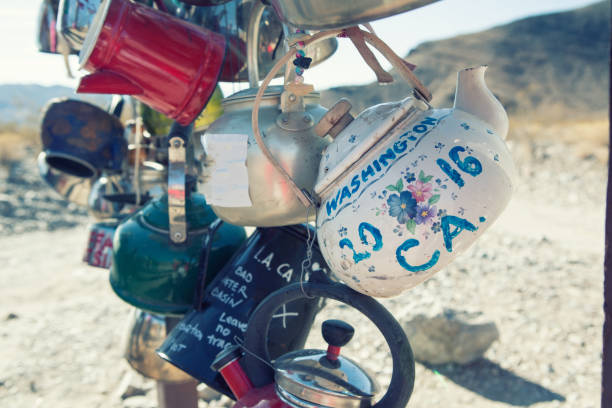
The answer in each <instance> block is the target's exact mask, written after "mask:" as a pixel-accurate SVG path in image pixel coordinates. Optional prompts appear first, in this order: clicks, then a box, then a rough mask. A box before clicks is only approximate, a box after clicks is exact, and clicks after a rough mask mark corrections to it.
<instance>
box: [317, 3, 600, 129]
mask: <svg viewBox="0 0 612 408" xmlns="http://www.w3.org/2000/svg"><path fill="white" fill-rule="evenodd" d="M609 38H610V3H609V2H608V1H605V2H601V3H597V4H594V5H591V6H588V7H585V8H581V9H576V10H572V11H568V12H562V13H554V14H546V15H539V16H535V17H530V18H526V19H523V20H518V21H515V22H512V23H510V24H507V25H504V26H499V27H496V28H493V29H490V30H487V31H483V32H479V33H475V34H468V35H462V36H458V37H455V38H451V39H447V40H441V41H435V42H427V43H423V44H421V45H419V46H418V47H417V48H415V49H414V50H412V51H411V52H410V53H409V54H408V56H407V57H406V59H407V60H408V61H410V62H411V63H413V64H416V65H417V69H416V70H415V73H416V74H417V76H418V77H419V79H420V80H421V81H422V82H423V83H424V84H425V85H426V86H427V87H428V88H429V89H430V90H431V91H432V93H433V95H434V100H433V101H432V104H433V105H434V106H439V107H450V106H452V101H453V96H454V91H455V80H456V72H457V71H458V70H460V69H462V68H465V67H471V66H478V65H488V66H489V67H488V69H487V73H486V81H487V84H488V85H489V88H490V89H491V90H492V91H493V92H494V93H495V94H496V96H497V97H498V98H499V99H500V100H501V101H502V103H503V104H504V106H505V107H506V109H507V110H508V112H509V113H510V114H511V115H520V116H522V117H526V118H535V117H538V118H541V119H546V120H560V119H572V120H573V119H586V118H590V117H601V116H602V115H604V114H605V113H606V112H607V108H608V68H609V58H608V56H609ZM410 90H411V88H410V87H409V85H407V84H405V83H404V82H403V81H401V80H397V81H396V82H395V83H394V84H393V85H391V86H380V85H378V84H376V83H373V84H369V85H365V86H354V87H351V86H347V87H338V88H333V89H330V90H329V91H326V92H323V95H322V101H323V104H324V105H325V106H330V105H332V104H333V103H334V102H335V101H336V100H337V99H338V98H340V97H342V96H344V97H347V98H348V99H349V100H350V101H351V102H352V103H353V107H354V108H353V111H354V112H356V113H357V112H360V111H361V110H363V109H364V108H365V107H367V106H371V105H374V104H377V103H381V102H385V101H393V100H399V99H402V98H404V97H405V96H407V95H409V93H410Z"/></svg>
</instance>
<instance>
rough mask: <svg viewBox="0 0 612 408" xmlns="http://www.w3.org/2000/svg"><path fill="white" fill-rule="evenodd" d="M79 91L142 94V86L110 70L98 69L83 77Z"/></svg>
mask: <svg viewBox="0 0 612 408" xmlns="http://www.w3.org/2000/svg"><path fill="white" fill-rule="evenodd" d="M76 92H77V93H95V94H119V95H141V94H142V93H143V90H142V88H141V87H140V86H138V85H136V84H135V83H133V82H131V81H130V80H129V79H127V78H124V77H123V76H121V75H118V74H115V73H114V72H110V71H98V72H95V73H93V74H89V75H86V76H84V77H83V78H81V81H80V82H79V85H78V87H77V90H76Z"/></svg>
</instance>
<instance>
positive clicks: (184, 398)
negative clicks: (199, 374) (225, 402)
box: [157, 317, 198, 408]
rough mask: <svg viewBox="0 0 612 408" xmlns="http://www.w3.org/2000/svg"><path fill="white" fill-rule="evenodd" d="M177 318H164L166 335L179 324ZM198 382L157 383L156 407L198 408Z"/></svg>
mask: <svg viewBox="0 0 612 408" xmlns="http://www.w3.org/2000/svg"><path fill="white" fill-rule="evenodd" d="M179 320H180V319H179V318H176V317H166V334H168V333H169V332H170V330H172V329H173V328H174V326H176V325H177V324H178V322H179ZM197 385H198V382H197V381H196V380H193V381H188V382H184V383H178V384H176V383H167V382H164V381H157V406H158V407H159V408H198V390H197Z"/></svg>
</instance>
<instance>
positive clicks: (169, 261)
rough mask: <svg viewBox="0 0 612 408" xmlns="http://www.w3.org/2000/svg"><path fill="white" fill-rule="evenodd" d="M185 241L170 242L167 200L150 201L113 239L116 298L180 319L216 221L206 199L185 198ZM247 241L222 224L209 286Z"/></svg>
mask: <svg viewBox="0 0 612 408" xmlns="http://www.w3.org/2000/svg"><path fill="white" fill-rule="evenodd" d="M185 218H186V221H187V240H186V241H185V242H184V243H182V244H176V243H173V242H172V241H171V240H170V237H169V233H168V229H169V220H168V196H167V194H166V195H163V196H161V197H159V198H156V199H153V200H151V201H150V202H149V203H148V204H147V205H146V206H144V207H143V208H142V209H141V210H139V211H138V212H136V213H134V214H133V215H132V216H130V217H129V218H127V219H126V220H125V221H123V222H122V223H121V224H120V225H119V227H118V228H117V230H116V232H115V236H114V238H113V262H112V266H111V270H110V283H111V286H112V288H113V290H114V291H115V293H117V295H118V296H119V297H120V298H121V299H123V300H124V301H126V302H127V303H130V304H131V305H133V306H136V307H138V308H140V309H143V310H146V311H148V312H152V313H157V314H163V315H176V316H180V315H183V314H185V313H186V312H187V311H188V310H189V308H190V307H191V306H192V305H193V296H194V290H195V288H196V286H197V280H198V274H199V269H200V268H199V265H198V264H199V260H200V254H201V252H202V246H203V244H204V241H205V238H206V237H207V236H208V234H210V226H211V224H212V223H213V222H214V221H215V220H217V219H218V218H217V216H216V215H215V214H214V213H213V211H212V210H211V209H210V207H209V206H208V205H207V204H206V200H205V198H204V196H203V195H201V194H198V193H195V192H193V193H189V194H187V197H186V198H185ZM245 239H246V233H245V231H244V228H242V227H238V226H235V225H231V224H227V223H224V224H222V225H221V226H220V227H219V228H218V229H217V230H216V232H215V233H214V237H213V239H212V242H211V247H210V255H209V256H208V273H207V276H206V284H208V283H209V282H210V281H212V279H213V278H214V277H215V275H216V274H217V272H218V271H219V270H220V269H221V268H222V267H223V265H225V263H226V262H227V261H228V260H229V259H230V258H231V256H232V255H233V254H234V252H235V251H236V250H237V249H238V248H239V247H240V245H241V244H242V242H243V241H244V240H245Z"/></svg>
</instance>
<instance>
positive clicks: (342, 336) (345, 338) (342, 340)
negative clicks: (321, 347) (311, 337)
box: [321, 319, 355, 347]
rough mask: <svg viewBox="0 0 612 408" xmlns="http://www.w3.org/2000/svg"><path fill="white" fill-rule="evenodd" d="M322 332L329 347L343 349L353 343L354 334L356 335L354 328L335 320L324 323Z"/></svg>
mask: <svg viewBox="0 0 612 408" xmlns="http://www.w3.org/2000/svg"><path fill="white" fill-rule="evenodd" d="M321 330H322V332H323V338H324V339H325V341H326V342H327V343H328V344H329V345H331V346H336V347H343V346H344V345H345V344H346V343H348V342H349V341H351V339H352V338H353V334H355V329H354V328H353V326H351V325H350V324H348V323H346V322H343V321H342V320H335V319H330V320H326V321H324V322H323V325H322V327H321Z"/></svg>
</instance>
